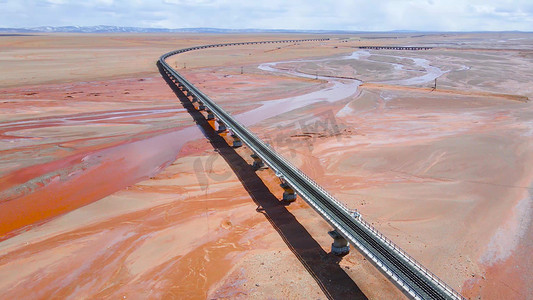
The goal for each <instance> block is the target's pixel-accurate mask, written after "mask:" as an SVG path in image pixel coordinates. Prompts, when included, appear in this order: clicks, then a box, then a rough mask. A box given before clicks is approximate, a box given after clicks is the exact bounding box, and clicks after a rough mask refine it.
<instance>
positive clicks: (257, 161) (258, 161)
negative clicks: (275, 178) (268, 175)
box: [250, 153, 266, 170]
mask: <svg viewBox="0 0 533 300" xmlns="http://www.w3.org/2000/svg"><path fill="white" fill-rule="evenodd" d="M250 156H251V157H252V158H253V159H254V163H253V164H252V167H253V168H254V169H256V170H259V169H263V168H266V166H265V163H264V162H263V160H262V159H261V158H260V157H259V156H257V154H255V153H254V154H252V155H250Z"/></svg>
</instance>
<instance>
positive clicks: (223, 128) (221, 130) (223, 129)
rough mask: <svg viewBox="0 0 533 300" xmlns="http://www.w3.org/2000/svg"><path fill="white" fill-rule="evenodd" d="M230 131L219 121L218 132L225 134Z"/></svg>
mask: <svg viewBox="0 0 533 300" xmlns="http://www.w3.org/2000/svg"><path fill="white" fill-rule="evenodd" d="M226 130H228V128H226V124H224V123H222V121H220V120H219V121H218V132H224V131H226Z"/></svg>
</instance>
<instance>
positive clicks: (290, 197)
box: [279, 182, 296, 202]
mask: <svg viewBox="0 0 533 300" xmlns="http://www.w3.org/2000/svg"><path fill="white" fill-rule="evenodd" d="M279 186H281V188H282V189H283V190H284V192H283V201H285V202H294V201H296V192H295V191H294V189H293V188H292V187H291V186H290V185H289V184H288V183H286V182H282V183H281V184H280V185H279Z"/></svg>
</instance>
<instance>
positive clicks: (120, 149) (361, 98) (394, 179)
mask: <svg viewBox="0 0 533 300" xmlns="http://www.w3.org/2000/svg"><path fill="white" fill-rule="evenodd" d="M305 37H306V36H302V37H294V36H291V38H305ZM1 38H6V37H1ZM283 38H285V37H283V36H279V37H278V36H258V37H252V36H241V35H238V36H231V37H227V36H215V37H211V36H187V37H182V38H176V37H175V36H170V35H169V36H164V35H154V36H149V35H146V36H120V35H118V36H111V37H110V36H81V37H80V36H66V37H65V36H61V35H58V36H50V37H43V36H38V37H9V39H10V40H8V41H7V42H6V43H5V45H6V46H4V47H5V50H6V51H4V53H3V54H2V55H4V56H6V57H8V58H9V59H7V60H5V61H13V60H14V59H20V60H21V61H25V63H26V64H27V65H24V66H21V71H20V72H18V73H17V72H15V69H12V70H13V72H14V74H15V75H14V78H15V79H10V78H8V77H7V76H3V77H0V82H1V83H2V84H3V86H4V87H3V88H2V89H1V90H0V108H1V115H0V166H1V168H0V220H1V221H0V236H1V241H0V291H2V296H3V297H5V298H8V299H12V298H16V299H19V298H21V299H35V298H41V299H44V298H66V297H75V298H136V299H137V298H138V299H141V298H143V299H144V298H162V297H165V298H178V299H183V298H195V299H196V298H275V299H286V298H327V297H330V298H341V297H349V298H356V299H359V298H360V299H364V298H366V297H367V298H371V299H383V298H387V299H397V298H404V297H405V296H404V295H403V294H402V293H401V292H400V291H399V290H398V289H397V288H396V287H395V286H394V285H393V284H392V283H390V282H389V280H388V279H387V278H385V277H384V276H383V275H382V274H381V273H380V272H379V271H377V269H376V268H375V267H374V266H373V265H371V264H370V263H369V262H367V261H366V260H365V259H364V258H363V257H362V256H361V255H360V254H359V253H358V252H357V251H354V250H352V251H351V253H350V254H349V255H348V256H346V257H344V258H342V259H339V258H337V257H335V256H332V255H330V254H329V250H330V249H329V248H330V244H331V238H330V237H329V236H328V235H327V231H328V230H330V228H329V226H328V224H327V223H326V222H325V221H324V220H322V219H321V218H320V217H318V216H317V215H316V213H315V212H314V211H313V210H312V209H311V208H309V207H308V206H307V205H306V204H305V203H304V202H303V201H302V200H297V201H296V202H294V203H292V204H291V205H290V206H285V205H281V204H280V202H279V198H280V196H281V193H282V190H281V188H280V187H279V180H278V179H277V178H276V177H275V175H274V174H273V173H272V171H271V170H268V169H267V170H262V171H257V172H255V171H253V169H252V168H250V166H249V165H250V164H251V163H252V159H251V158H250V154H251V152H250V150H249V149H247V147H242V148H238V149H233V148H231V147H229V146H228V142H229V143H231V138H230V137H228V136H226V135H222V136H221V135H218V134H216V133H215V132H214V131H213V128H214V127H215V124H213V123H212V122H211V123H209V122H206V121H205V119H204V118H203V116H202V115H201V113H199V112H197V111H195V110H194V109H191V107H190V104H188V101H187V99H186V98H185V97H183V95H179V93H178V96H180V98H179V99H178V97H177V95H176V94H174V92H173V91H172V89H171V88H170V87H169V86H168V85H167V83H166V82H165V81H164V80H163V79H162V78H161V76H160V75H159V74H157V72H156V68H155V61H156V59H157V57H158V56H159V55H160V54H162V53H164V52H166V51H168V50H171V49H175V48H180V47H182V46H188V45H198V44H207V43H213V42H214V41H226V40H227V41H230V40H231V41H244V40H258V39H265V40H266V39H283ZM402 38H403V39H404V40H402V42H406V43H409V42H413V41H415V42H428V41H431V40H432V39H434V38H437V37H435V36H430V37H408V36H407V37H402ZM438 38H441V39H446V38H445V37H438ZM448 39H452V37H449V38H448ZM461 39H463V40H464V39H467V40H468V39H472V43H474V44H475V43H479V42H478V39H476V36H468V35H465V36H461ZM482 40H483V39H482ZM510 40H512V39H510ZM58 41H59V42H60V43H59V46H56V45H57V44H58ZM395 41H396V40H395ZM469 41H470V40H469ZM389 42H390V41H388V40H387V38H383V39H372V43H376V44H387V43H389ZM365 43H367V42H366V41H365V39H364V38H362V37H352V38H351V39H349V40H342V39H335V38H334V39H332V40H331V41H330V42H325V43H309V44H301V45H296V44H288V45H283V46H279V45H266V46H254V47H234V48H221V49H218V50H206V51H196V52H194V53H187V54H185V55H183V56H181V57H180V56H176V57H175V58H170V59H169V61H170V62H171V63H172V64H173V65H175V66H179V67H180V68H181V67H182V65H183V63H186V66H187V69H180V71H181V72H183V74H185V76H186V77H187V78H190V80H191V81H193V82H194V83H195V84H196V85H197V86H198V87H200V88H201V89H202V90H203V91H205V92H206V93H207V94H208V95H210V96H212V97H213V98H214V99H215V100H216V101H217V102H219V103H220V104H221V105H222V106H223V107H224V108H226V109H227V110H229V111H231V112H232V113H233V114H234V115H235V116H237V118H240V119H241V121H243V122H244V123H246V124H249V125H250V128H251V129H252V130H253V131H254V132H256V133H257V134H258V135H259V136H260V137H262V138H263V139H265V140H267V141H268V142H269V143H271V145H272V146H273V147H274V148H276V149H277V150H278V151H279V152H280V153H282V154H283V155H284V156H285V157H286V158H288V159H289V160H291V161H292V162H293V163H294V164H295V165H297V166H298V167H299V168H301V169H302V170H303V171H304V172H305V173H306V174H308V175H309V176H310V177H312V178H315V180H316V181H317V182H319V183H320V184H321V185H323V186H324V187H325V188H326V189H327V190H328V191H330V192H331V193H332V194H334V195H335V196H336V197H337V198H338V199H339V200H341V201H343V202H344V203H346V205H348V206H349V207H352V208H357V209H359V211H360V212H361V213H362V214H363V216H364V218H365V219H366V220H368V221H370V222H372V223H373V224H374V226H376V227H377V228H378V229H379V230H381V231H382V232H383V233H385V234H386V235H387V236H388V237H389V238H391V239H392V240H393V241H394V242H396V243H397V244H398V245H400V246H401V247H402V248H404V249H405V250H407V252H408V253H410V254H411V255H412V256H413V257H415V258H416V259H417V260H419V261H420V262H421V263H422V264H423V265H425V266H426V267H428V268H429V269H431V270H432V271H433V272H434V273H436V274H437V275H438V276H439V277H441V278H442V279H444V280H445V281H446V282H448V283H449V284H451V285H452V287H453V288H455V289H456V290H458V291H460V292H462V293H463V294H464V295H465V296H466V297H468V298H471V299H475V298H480V297H482V298H484V299H502V298H506V299H531V295H532V294H533V291H532V290H531V286H533V285H532V284H531V278H533V276H532V275H533V274H532V273H531V271H530V270H531V269H532V268H531V267H532V266H533V262H532V260H531V258H530V255H529V254H530V253H531V251H532V250H533V245H532V244H531V243H530V241H531V238H532V237H533V236H532V234H533V230H532V229H531V223H530V219H531V198H530V197H531V196H530V194H529V192H530V190H531V188H530V185H531V182H532V181H533V173H532V172H531V168H529V167H528V166H531V164H532V162H533V156H532V154H531V153H533V151H531V149H532V148H533V144H532V142H531V134H532V132H533V130H532V128H531V126H533V122H532V121H531V120H532V116H533V114H532V113H531V112H532V110H531V104H530V102H527V98H528V97H529V98H531V96H532V94H531V90H530V88H529V87H528V83H527V81H526V82H522V81H520V80H519V79H516V80H514V81H512V82H511V81H510V82H508V83H507V88H505V87H503V88H502V87H499V86H498V87H496V85H497V83H494V84H492V85H491V84H488V83H487V82H495V81H494V78H495V75H491V73H490V71H491V69H490V68H491V67H492V65H491V64H490V62H492V61H491V60H490V59H491V57H489V55H485V54H483V57H480V59H479V60H476V59H477V58H476V57H472V55H471V54H468V57H466V58H465V57H463V56H465V54H463V52H460V51H458V50H457V51H456V50H435V51H434V52H430V53H429V54H428V56H424V54H416V55H414V58H416V59H418V58H423V59H431V58H430V57H432V56H434V57H437V58H438V59H436V60H435V61H438V62H435V61H432V65H434V66H437V67H438V68H440V70H443V71H447V72H448V73H444V74H442V75H441V77H439V80H440V82H439V87H440V86H442V90H440V91H439V90H437V92H435V93H433V92H432V91H431V90H430V89H428V88H427V86H421V85H415V86H403V85H400V84H394V83H391V82H385V81H387V80H389V81H390V80H401V79H404V78H409V77H412V76H416V74H417V73H416V72H421V71H420V70H418V71H416V70H415V67H413V62H410V61H409V59H405V58H403V60H402V61H401V63H402V64H404V66H405V70H401V69H398V68H396V69H395V70H396V71H397V73H395V74H394V76H396V77H394V76H393V77H394V78H393V79H390V78H387V74H388V73H387V72H385V71H386V70H389V69H388V68H389V66H388V65H385V64H383V61H384V60H386V61H387V63H389V62H392V63H396V62H397V60H399V59H397V58H395V57H394V55H396V56H398V55H399V54H397V53H392V54H391V56H379V55H378V56H375V57H373V56H369V57H367V58H365V59H361V60H359V61H357V63H358V64H356V65H350V63H348V62H346V63H345V61H344V60H340V63H339V60H338V59H337V58H335V57H338V55H340V54H344V55H348V54H350V53H351V52H353V51H355V49H353V47H356V46H358V45H365ZM452 44H453V43H452ZM474 46H478V47H480V48H486V47H485V45H484V44H483V45H481V46H480V45H478V44H475V45H474ZM38 48H44V49H46V51H45V52H44V53H45V54H46V55H45V54H40V55H41V56H38V55H37V54H36V53H34V52H38V51H37V49H38ZM95 49H98V51H95ZM124 49H127V51H128V53H130V52H131V53H130V54H131V55H130V56H129V57H123V58H120V59H119V60H118V62H117V61H116V58H117V57H119V56H121V55H124V53H123V50H124ZM75 50H79V52H76V51H75ZM62 51H63V52H62ZM17 53H19V54H17ZM20 53H23V54H24V55H23V57H22V58H23V59H22V58H21V57H18V56H17V55H22V54H20ZM86 53H94V56H93V54H86ZM527 53H529V52H527ZM527 53H526V54H527ZM9 55H12V57H9ZM43 55H44V56H43ZM335 55H337V56H335ZM374 55H376V54H375V53H374ZM406 55H407V54H406ZM502 55H504V56H505V58H506V59H507V63H508V65H509V66H510V67H509V68H510V69H513V68H515V67H516V68H519V67H518V66H523V65H527V63H528V59H529V58H528V56H527V55H526V56H524V53H523V52H516V51H515V52H511V53H508V52H504V54H502V53H500V52H499V53H498V54H497V55H496V56H498V59H500V58H501V56H502ZM17 57H18V58H17ZM62 57H65V58H66V60H67V61H71V60H72V62H77V63H72V64H68V66H66V65H63V64H60V63H58V62H59V61H61V58H62ZM87 57H92V60H91V61H90V62H88V59H87ZM132 57H136V61H137V63H138V65H135V63H132V64H128V62H130V63H131V61H132V60H133V59H132ZM306 57H307V58H309V57H311V58H313V57H319V58H320V59H318V60H316V61H312V62H296V63H295V62H289V63H286V64H284V65H280V66H277V67H278V68H279V69H282V70H285V71H284V72H280V73H270V72H266V71H262V70H259V69H258V68H257V66H258V64H260V63H263V62H272V61H289V60H294V59H295V58H306ZM331 57H333V59H332V60H331ZM325 58H327V59H325ZM335 59H337V60H335ZM373 59H374V61H373ZM40 60H43V61H40ZM377 61H379V63H377ZM412 61H414V62H416V60H412ZM487 61H488V62H489V63H487ZM495 61H496V60H495ZM498 62H499V60H498ZM4 63H5V62H4ZM359 63H360V65H359ZM0 64H2V62H0ZM32 64H33V65H35V66H41V68H42V69H41V72H38V73H35V74H33V73H32V72H34V71H33V70H34V67H35V66H31V65H32ZM106 64H109V65H108V66H109V67H105V68H104V66H106ZM462 64H470V66H471V67H472V68H471V69H470V70H472V69H473V70H472V71H467V72H469V73H467V75H466V76H467V79H468V80H470V81H472V82H474V81H479V82H481V83H480V84H479V85H476V86H475V87H473V88H470V87H467V86H466V84H465V86H462V87H460V86H459V84H458V82H461V81H459V80H457V76H459V75H460V76H465V75H464V71H463V70H461V68H462V67H461V65H462ZM89 65H91V66H89ZM93 65H94V66H93ZM95 66H102V68H104V69H105V70H102V69H99V68H98V67H95ZM110 66H112V67H110ZM241 66H244V67H243V70H244V72H243V73H244V74H241ZM481 66H483V67H484V68H488V70H487V69H485V70H484V71H483V72H479V71H477V70H476V68H481ZM0 67H3V66H2V65H0ZM5 67H6V68H8V67H9V68H12V66H11V64H9V63H8V64H7V65H6V66H5ZM407 68H410V69H409V70H407ZM524 68H525V67H524ZM495 69H498V70H499V71H498V72H507V71H506V69H504V68H502V67H501V66H500V65H498V68H496V67H495ZM6 70H7V69H6ZM43 70H44V71H49V72H50V74H51V75H50V76H48V77H47V76H43V75H42V73H43V72H42V71H43ZM54 70H55V71H56V72H53V71H54ZM84 70H85V71H84ZM318 70H321V72H322V73H320V74H324V75H328V76H334V75H337V76H355V77H358V78H360V77H361V78H362V79H364V81H365V84H363V85H362V86H359V87H357V86H353V83H350V81H343V82H340V83H339V82H337V83H335V82H336V81H335V80H334V79H331V78H326V77H324V78H320V79H318V80H316V79H315V78H314V77H313V76H311V78H302V77H298V76H294V75H291V74H290V72H301V73H308V74H313V73H318ZM365 70H366V71H365ZM373 70H381V71H380V72H377V73H372V72H374V71H373ZM461 72H463V73H461ZM521 72H527V68H525V69H523V70H522V71H521ZM44 73H46V72H44ZM458 74H459V75H458ZM480 74H482V75H480ZM498 74H499V73H498ZM524 74H527V73H524ZM17 76H19V77H18V79H17ZM31 76H34V79H33V80H34V81H35V84H34V83H32V84H33V85H29V84H28V83H27V82H28V79H29V77H31ZM483 76H485V77H483ZM490 76H493V77H490ZM100 77H105V78H106V79H103V80H99V81H96V78H100ZM525 77H526V78H527V76H525ZM517 78H521V77H520V76H517ZM382 82H383V83H382ZM464 82H466V81H464ZM343 86H344V87H343ZM352 88H353V92H352V93H351V94H350V95H349V96H347V97H345V98H343V96H342V95H344V94H343V93H346V91H347V90H349V89H352ZM528 89H529V90H528ZM302 95H315V96H316V97H317V98H316V99H315V98H313V97H315V96H309V99H307V98H305V97H306V96H302ZM329 95H332V96H331V97H330V96H329ZM300 96H301V98H299V97H300ZM335 97H337V98H339V99H337V100H332V98H335ZM180 100H181V101H183V103H180ZM516 100H519V101H516ZM524 101H525V102H524ZM306 122H307V123H306ZM309 122H310V123H309ZM327 122H330V123H327ZM332 122H333V123H332ZM302 124H311V125H310V126H307V127H306V126H304V127H302ZM316 124H330V125H331V124H335V125H336V126H337V127H336V129H335V130H333V131H332V130H331V129H332V127H328V126H330V125H327V126H325V127H324V126H322V125H320V126H316ZM206 137H207V138H208V139H206Z"/></svg>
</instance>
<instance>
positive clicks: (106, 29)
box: [0, 25, 350, 34]
mask: <svg viewBox="0 0 533 300" xmlns="http://www.w3.org/2000/svg"><path fill="white" fill-rule="evenodd" d="M0 32H4V33H49V32H72V33H120V32H124V33H127V32H132V33H134V32H135V33H148V32H191V33H322V34H324V33H330V34H331V33H349V32H350V31H343V30H287V29H220V28H177V29H169V28H143V27H123V26H107V25H98V26H58V27H54V26H41V27H28V28H0Z"/></svg>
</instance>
